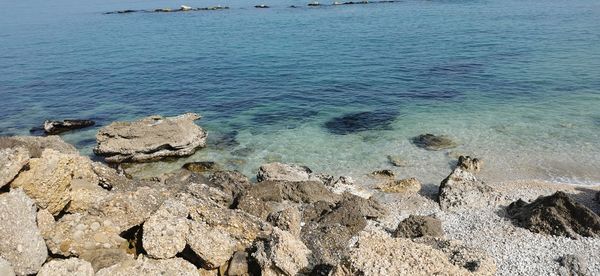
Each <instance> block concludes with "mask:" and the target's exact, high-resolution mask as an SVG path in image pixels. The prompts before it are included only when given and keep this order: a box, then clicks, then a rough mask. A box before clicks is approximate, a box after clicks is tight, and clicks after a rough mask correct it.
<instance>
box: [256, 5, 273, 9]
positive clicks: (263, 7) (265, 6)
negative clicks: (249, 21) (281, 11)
mask: <svg viewBox="0 0 600 276" xmlns="http://www.w3.org/2000/svg"><path fill="white" fill-rule="evenodd" d="M254 7H255V8H257V9H268V8H269V6H267V5H256V6H254Z"/></svg>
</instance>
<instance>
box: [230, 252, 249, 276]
mask: <svg viewBox="0 0 600 276" xmlns="http://www.w3.org/2000/svg"><path fill="white" fill-rule="evenodd" d="M227 275H229V276H248V275H249V272H248V253H246V252H243V251H238V252H235V253H234V254H233V257H232V258H231V261H230V262H229V266H228V268H227Z"/></svg>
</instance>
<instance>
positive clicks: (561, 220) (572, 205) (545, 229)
mask: <svg viewBox="0 0 600 276" xmlns="http://www.w3.org/2000/svg"><path fill="white" fill-rule="evenodd" d="M506 211H507V213H508V215H509V216H510V217H511V218H513V220H514V221H515V222H516V223H517V224H518V225H519V226H521V227H524V228H527V229H529V230H530V231H532V232H535V233H541V234H549V235H556V236H565V237H569V238H578V237H579V236H584V237H594V238H598V237H600V217H599V216H598V215H597V214H596V213H594V212H593V211H592V210H590V209H588V208H587V207H585V206H583V205H582V204H580V203H578V202H576V201H574V200H573V199H571V198H570V197H569V196H568V195H567V194H566V193H564V192H556V193H554V194H552V195H550V196H543V197H539V198H538V199H536V200H534V201H533V202H531V203H529V204H527V203H526V202H525V201H523V200H517V201H515V202H513V203H511V204H510V205H509V206H508V207H507V209H506Z"/></svg>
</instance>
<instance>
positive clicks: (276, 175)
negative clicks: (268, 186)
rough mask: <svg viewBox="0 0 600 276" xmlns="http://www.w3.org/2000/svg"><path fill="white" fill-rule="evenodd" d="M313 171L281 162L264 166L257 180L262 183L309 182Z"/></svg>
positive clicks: (261, 167) (259, 170)
mask: <svg viewBox="0 0 600 276" xmlns="http://www.w3.org/2000/svg"><path fill="white" fill-rule="evenodd" d="M311 173H312V171H311V170H310V169H309V168H308V167H305V166H299V165H294V164H284V163H279V162H274V163H269V164H264V165H262V166H260V168H259V169H258V174H257V175H256V180H257V181H258V182H261V181H307V180H309V179H310V174H311Z"/></svg>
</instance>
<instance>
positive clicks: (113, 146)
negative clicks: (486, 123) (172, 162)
mask: <svg viewBox="0 0 600 276" xmlns="http://www.w3.org/2000/svg"><path fill="white" fill-rule="evenodd" d="M198 119H200V115H198V114H195V113H187V114H183V115H179V116H176V117H162V116H150V117H146V118H143V119H141V120H138V121H133V122H114V123H111V124H110V125H108V126H106V127H104V128H102V129H100V131H99V132H98V134H97V135H96V140H97V142H98V145H97V146H96V147H95V148H94V153H96V154H97V155H100V156H104V157H105V160H106V161H108V162H144V161H154V160H159V159H163V158H166V157H179V156H188V155H191V154H193V153H194V152H195V151H196V149H197V148H200V147H204V146H205V145H206V137H207V133H206V131H204V130H203V129H202V128H201V127H199V126H198V125H196V124H195V123H194V121H196V120H198Z"/></svg>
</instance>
